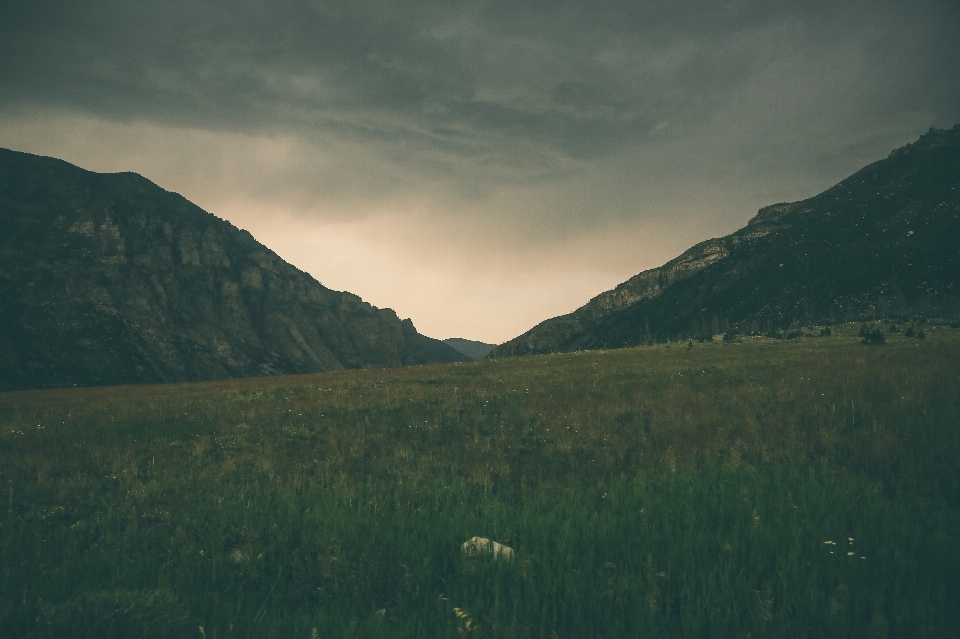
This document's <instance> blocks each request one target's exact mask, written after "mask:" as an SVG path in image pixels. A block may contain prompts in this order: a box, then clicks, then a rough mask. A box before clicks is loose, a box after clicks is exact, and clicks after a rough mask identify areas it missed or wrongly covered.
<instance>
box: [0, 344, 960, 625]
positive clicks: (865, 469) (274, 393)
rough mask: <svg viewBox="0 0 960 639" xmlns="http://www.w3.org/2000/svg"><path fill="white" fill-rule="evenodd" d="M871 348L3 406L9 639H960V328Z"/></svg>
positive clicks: (103, 394) (70, 397) (205, 388)
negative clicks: (490, 546) (490, 545)
mask: <svg viewBox="0 0 960 639" xmlns="http://www.w3.org/2000/svg"><path fill="white" fill-rule="evenodd" d="M856 331H857V327H839V329H837V328H835V329H834V335H832V336H830V337H824V338H801V339H796V340H791V341H782V342H779V341H774V340H767V339H752V340H745V341H743V342H739V343H708V344H696V345H694V347H693V348H688V347H687V345H686V344H681V345H677V344H674V345H671V347H666V346H661V347H650V348H640V349H629V350H618V351H608V352H591V353H576V354H567V355H554V356H544V357H533V358H520V359H513V360H503V361H492V362H491V361H484V362H478V363H472V364H460V365H447V366H430V367H419V368H412V369H394V370H378V371H373V370H367V371H355V372H347V373H336V374H323V375H312V376H299V377H287V378H268V379H250V380H238V381H233V382H225V383H207V384H193V385H172V386H154V387H124V388H101V389H84V390H68V391H46V392H31V393H8V394H4V395H0V489H2V490H3V492H4V495H3V496H4V497H5V499H3V502H4V503H3V504H2V507H0V560H2V573H0V574H2V583H0V635H2V636H5V637H6V636H10V637H53V636H57V637H61V636H75V637H83V636H90V637H139V636H143V637H162V636H196V637H201V636H205V637H211V638H212V637H270V636H275V637H304V638H307V637H310V636H319V637H457V636H470V637H633V636H638V637H639V636H642V637H690V636H698V637H699V636H703V637H728V636H778V637H780V636H783V637H857V636H877V637H882V636H887V637H897V636H903V637H924V636H929V637H943V636H951V635H954V636H956V635H958V634H960V623H958V620H957V615H956V613H955V611H954V609H955V608H956V604H957V602H958V601H960V549H958V546H957V544H956V541H955V540H956V539H958V538H960V473H958V472H957V470H958V459H960V357H958V355H960V335H957V334H956V333H957V332H956V331H951V330H950V329H947V328H937V327H935V326H933V327H930V326H927V327H925V331H926V335H927V339H926V340H924V341H919V340H916V339H908V338H902V337H899V336H893V337H891V338H890V339H889V341H888V343H887V344H886V345H884V346H876V347H873V346H864V345H861V344H860V343H859V338H858V337H857V336H856ZM474 535H480V536H484V537H489V538H491V539H496V540H497V541H499V542H502V543H506V544H508V545H510V546H511V547H513V548H514V549H515V551H516V560H515V561H494V560H492V559H490V558H485V557H466V556H464V555H463V554H462V553H461V552H460V544H462V543H463V542H464V541H465V540H467V539H469V538H470V537H472V536H474ZM828 542H830V543H828Z"/></svg>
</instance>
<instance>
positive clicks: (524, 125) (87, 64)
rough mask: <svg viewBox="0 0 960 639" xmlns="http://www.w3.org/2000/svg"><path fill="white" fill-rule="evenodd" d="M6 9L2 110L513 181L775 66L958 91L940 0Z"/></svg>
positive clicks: (920, 98) (630, 136)
mask: <svg viewBox="0 0 960 639" xmlns="http://www.w3.org/2000/svg"><path fill="white" fill-rule="evenodd" d="M4 14H5V15H4V18H3V20H0V56H2V60H3V64H2V65H0V108H5V109H7V110H11V109H17V108H19V109H30V108H31V107H33V106H35V105H38V104H40V105H48V106H57V107H60V108H64V109H68V110H79V111H82V112H86V113H89V114H93V115H97V116H102V117H108V118H115V119H140V120H148V121H155V122H159V123H166V124H174V125H180V126H192V127H203V128H209V129H213V130H229V131H243V132H255V133H293V134H296V135H302V136H308V137H309V136H311V135H313V134H315V133H316V132H318V131H322V132H325V133H334V134H339V135H345V136H352V137H354V138H357V139H362V140H367V141H370V142H374V143H382V144H383V145H384V150H385V152H387V153H392V154H394V155H395V156H396V157H397V159H403V160H404V161H406V162H423V163H424V166H425V167H428V168H431V169H433V170H437V171H444V170H446V171H454V172H455V171H457V170H463V171H471V170H475V169H477V168H478V167H481V168H482V167H483V166H484V164H485V163H492V162H495V163H498V164H502V165H508V166H509V165H516V166H518V167H528V168H529V169H530V172H529V173H523V172H521V173H520V174H519V175H520V176H521V177H523V178H526V177H530V176H533V175H539V174H540V173H541V172H543V171H547V172H549V171H551V170H556V169H557V166H556V162H555V160H556V158H557V156H558V155H559V157H561V158H564V157H565V158H571V159H574V160H589V159H591V158H597V157H603V156H605V155H608V154H610V153H612V152H615V151H617V150H619V149H622V148H624V147H627V146H631V145H637V144H643V143H644V142H645V141H646V140H648V139H650V137H651V136H656V135H658V134H659V133H660V132H661V131H659V130H658V125H659V126H660V127H666V126H667V124H666V123H669V126H670V127H672V129H673V130H674V131H677V130H681V131H682V130H683V128H684V127H688V128H690V127H694V128H700V127H703V126H704V125H705V123H709V121H710V120H711V118H713V117H715V116H716V114H717V113H720V112H722V111H723V110H725V109H730V108H733V107H735V106H736V102H737V100H739V99H742V94H743V91H744V90H745V87H747V86H748V85H749V84H750V82H752V81H753V80H754V79H755V78H757V77H758V76H762V75H763V74H765V73H776V68H777V65H778V64H783V63H784V62H785V61H786V62H787V63H790V62H791V61H792V63H793V66H792V67H791V68H790V73H791V74H794V73H800V74H801V76H802V75H803V74H804V73H806V74H808V76H807V77H806V78H804V77H800V78H799V81H800V82H804V81H815V80H822V81H824V82H826V83H840V84H846V85H848V86H847V87H839V90H841V91H843V90H849V88H850V87H849V85H850V84H851V83H852V84H854V85H858V86H856V87H855V88H856V89H857V90H859V91H861V92H862V93H863V98H864V101H863V103H855V104H852V105H851V104H847V107H846V108H853V109H863V110H865V111H868V112H867V113H865V114H864V115H865V117H867V118H868V119H869V118H870V117H872V116H876V115H878V114H879V115H880V116H882V115H884V114H885V113H886V112H888V111H889V112H892V111H896V110H901V111H902V110H909V109H928V110H930V109H932V110H934V111H938V110H939V111H943V110H947V109H948V108H949V107H950V106H951V105H955V104H956V103H958V102H960V88H958V87H960V78H958V76H957V68H958V67H960V55H958V49H960V47H958V46H957V44H956V40H957V38H956V33H957V32H960V20H958V10H957V9H956V7H955V6H954V4H953V3H946V2H945V3H920V4H917V3H911V4H909V5H908V4H905V3H904V4H897V3H884V2H870V3H849V2H847V3H835V2H824V3H796V2H783V3H771V2H749V1H741V2H682V1H681V2H677V1H672V0H671V1H669V2H650V3H638V2H554V1H551V2H532V3H531V2H526V3H524V2H506V1H489V2H451V1H445V2H439V1H438V2H429V1H422V2H375V1H369V0H368V1H363V2H293V1H289V0H288V1H280V2H257V1H249V2H195V1H191V2H176V1H170V2H162V3H161V2H157V3H143V2H126V1H117V2H75V3H72V2H62V1H56V2H29V3H20V2H17V3H14V5H13V6H12V7H10V6H8V8H7V9H5V10H4ZM825 55H826V56H829V55H847V56H861V57H863V58H864V59H863V60H861V61H859V62H858V63H857V64H856V65H855V67H856V68H853V69H852V70H851V69H848V70H846V71H845V70H844V69H843V68H842V67H843V65H844V64H846V65H851V64H853V63H854V62H856V61H851V60H849V59H848V60H846V61H841V63H842V64H841V65H840V68H831V67H830V66H827V65H826V64H825V57H824V56H825ZM849 73H854V74H855V75H853V76H852V77H851V76H850V75H849ZM785 81H792V79H790V78H785ZM781 108H782V107H781ZM794 108H796V109H798V110H802V109H803V108H805V107H804V105H802V104H797V105H796V106H795V107H794ZM806 108H808V109H809V108H811V107H806ZM784 115H785V118H789V117H794V115H795V114H793V113H787V114H784ZM800 115H801V117H804V115H803V114H802V113H801V114H800ZM450 154H453V155H454V156H456V157H457V158H460V159H463V160H464V161H465V162H466V164H463V165H458V164H457V163H450V162H448V159H449V155H450ZM474 163H475V164H474ZM458 166H459V167H460V168H459V169H458V168H457V167H458Z"/></svg>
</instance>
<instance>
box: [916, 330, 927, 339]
mask: <svg viewBox="0 0 960 639" xmlns="http://www.w3.org/2000/svg"><path fill="white" fill-rule="evenodd" d="M917 339H927V336H926V335H924V333H923V331H920V332H919V333H917Z"/></svg>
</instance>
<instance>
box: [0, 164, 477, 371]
mask: <svg viewBox="0 0 960 639" xmlns="http://www.w3.org/2000/svg"><path fill="white" fill-rule="evenodd" d="M461 359H463V358H462V356H461V355H460V354H459V353H458V352H457V351H455V350H454V349H452V348H450V347H448V346H447V345H445V344H443V343H442V342H439V341H438V340H432V339H430V338H427V337H424V336H422V335H420V334H419V333H417V331H416V329H415V328H414V326H413V324H412V323H411V322H410V320H403V321H401V320H400V319H399V318H398V317H397V316H396V314H395V313H394V312H393V311H392V310H390V309H379V308H376V307H374V306H371V305H370V304H367V303H365V302H364V301H363V300H361V299H360V298H359V297H357V296H356V295H352V294H350V293H344V292H338V291H332V290H330V289H327V288H325V287H324V286H322V285H321V284H320V283H319V282H317V281H316V280H315V279H313V278H312V277H311V276H309V275H307V274H306V273H303V272H302V271H299V270H297V269H296V268H294V267H293V266H291V265H290V264H287V263H286V262H284V261H283V260H282V259H280V258H279V257H278V256H277V255H276V254H275V253H273V252H272V251H270V250H269V249H267V248H266V247H264V246H263V245H261V244H260V243H258V242H257V241H256V240H255V239H254V238H253V237H252V236H251V235H250V234H249V233H247V232H246V231H241V230H239V229H237V228H236V227H234V226H232V225H231V224H229V223H228V222H226V221H224V220H221V219H219V218H217V217H215V216H213V215H211V214H209V213H206V212H204V211H203V210H201V209H200V208H198V207H197V206H195V205H193V204H191V203H190V202H188V201H187V200H186V199H184V198H183V197H181V196H179V195H177V194H175V193H170V192H167V191H164V190H163V189H161V188H160V187H158V186H156V185H155V184H153V183H151V182H150V181H149V180H147V179H145V178H143V177H141V176H139V175H136V174H133V173H120V174H97V173H91V172H88V171H84V170H82V169H79V168H77V167H74V166H72V165H70V164H67V163H66V162H62V161H59V160H55V159H52V158H44V157H38V156H33V155H29V154H25V153H17V152H14V151H8V150H0V390H10V389H17V388H41V387H54V386H65V385H99V384H122V383H146V382H170V381H195V380H205V379H222V378H230V377H246V376H253V375H271V374H280V373H308V372H317V371H326V370H336V369H342V368H360V367H387V366H403V365H410V364H422V363H428V362H435V361H459V360H461Z"/></svg>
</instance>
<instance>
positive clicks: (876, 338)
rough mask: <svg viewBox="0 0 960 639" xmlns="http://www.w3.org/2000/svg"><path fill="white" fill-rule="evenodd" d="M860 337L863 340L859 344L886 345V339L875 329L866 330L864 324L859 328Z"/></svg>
mask: <svg viewBox="0 0 960 639" xmlns="http://www.w3.org/2000/svg"><path fill="white" fill-rule="evenodd" d="M860 337H862V338H863V340H862V341H861V344H886V343H887V338H886V337H884V336H883V333H882V332H881V331H880V330H878V329H876V328H867V325H866V324H864V325H863V326H861V327H860Z"/></svg>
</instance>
